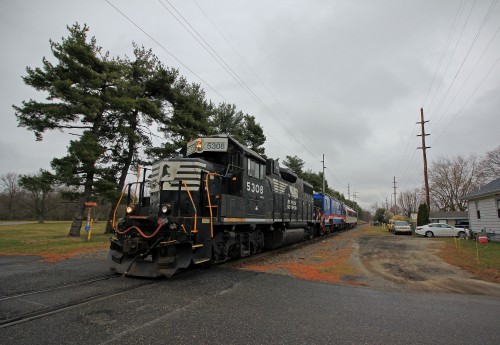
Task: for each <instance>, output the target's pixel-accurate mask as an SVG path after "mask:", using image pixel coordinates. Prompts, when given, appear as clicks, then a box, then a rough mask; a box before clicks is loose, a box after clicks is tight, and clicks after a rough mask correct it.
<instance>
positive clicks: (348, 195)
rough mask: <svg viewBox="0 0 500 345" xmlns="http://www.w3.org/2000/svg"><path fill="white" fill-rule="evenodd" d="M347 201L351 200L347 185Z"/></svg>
mask: <svg viewBox="0 0 500 345" xmlns="http://www.w3.org/2000/svg"><path fill="white" fill-rule="evenodd" d="M347 200H351V189H350V186H349V183H348V184H347Z"/></svg>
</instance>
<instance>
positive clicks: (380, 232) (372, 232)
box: [363, 225, 393, 236]
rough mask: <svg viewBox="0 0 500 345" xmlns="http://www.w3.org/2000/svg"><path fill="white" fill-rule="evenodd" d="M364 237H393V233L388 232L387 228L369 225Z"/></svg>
mask: <svg viewBox="0 0 500 345" xmlns="http://www.w3.org/2000/svg"><path fill="white" fill-rule="evenodd" d="M363 235H369V236H393V234H392V232H390V231H389V230H387V228H386V227H383V226H382V225H380V226H373V225H368V227H367V229H366V230H365V231H364V233H363Z"/></svg>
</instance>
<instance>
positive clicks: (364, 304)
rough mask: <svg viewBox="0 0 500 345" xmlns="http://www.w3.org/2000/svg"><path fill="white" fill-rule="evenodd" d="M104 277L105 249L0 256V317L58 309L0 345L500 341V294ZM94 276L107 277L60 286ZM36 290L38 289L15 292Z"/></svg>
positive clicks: (238, 278) (219, 278) (253, 276)
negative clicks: (64, 256) (61, 257)
mask: <svg viewBox="0 0 500 345" xmlns="http://www.w3.org/2000/svg"><path fill="white" fill-rule="evenodd" d="M110 277H111V274H110V272H109V271H108V268H107V265H106V263H105V261H104V256H103V255H97V256H87V257H84V258H79V259H71V260H65V261H63V262H59V263H56V264H42V263H39V262H36V260H35V259H34V258H17V257H0V319H1V320H3V321H5V320H7V319H9V318H12V317H13V316H15V315H16V313H24V312H27V311H30V310H32V309H33V310H42V311H43V310H44V309H47V308H50V307H51V306H54V305H57V303H60V304H61V305H66V308H65V309H63V310H61V311H59V310H56V311H54V312H52V313H49V314H48V315H42V316H34V317H33V318H32V319H31V320H29V321H25V322H20V323H18V324H9V325H3V326H2V325H0V339H2V341H1V342H2V344H70V343H71V344H85V345H88V344H121V345H123V344H386V345H390V344H447V345H448V344H500V328H499V327H498V322H497V321H498V316H499V315H500V299H498V298H493V297H485V296H474V295H463V294H461V295H459V294H445V293H428V292H425V293H424V292H401V291H384V290H380V289H377V290H375V289H371V288H367V287H353V286H348V285H335V284H327V283H320V282H310V281H303V280H300V279H296V278H293V277H288V276H283V275H276V274H268V273H259V272H251V271H244V270H235V269H231V268H227V267H221V266H217V267H213V268H206V269H200V270H195V271H191V272H187V273H185V274H181V275H179V276H175V277H174V278H173V279H171V280H143V279H133V278H124V277H116V278H110ZM96 278H99V279H100V278H106V280H99V281H98V282H95V283H87V284H85V285H72V286H68V287H66V288H64V284H70V283H74V284H77V282H81V281H87V280H92V279H96ZM108 278H110V279H108ZM55 287H61V290H60V292H57V291H59V290H56V291H54V290H51V289H53V288H55ZM34 290H37V291H41V292H38V293H35V294H30V295H23V293H27V292H33V291H34ZM43 290H48V291H46V292H43ZM98 293H100V295H99V296H98V297H96V298H91V296H96V295H97V294H98ZM14 295H17V296H19V297H13V296H14ZM9 296H11V297H12V298H7V297H9ZM89 296H90V297H89ZM74 301H79V303H77V304H75V305H74V306H73V305H72V304H71V303H72V302H74ZM65 303H66V304H65ZM47 310H49V309H47ZM18 315H21V314H18ZM1 320H0V321H1Z"/></svg>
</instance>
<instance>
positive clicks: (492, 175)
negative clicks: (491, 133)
mask: <svg viewBox="0 0 500 345" xmlns="http://www.w3.org/2000/svg"><path fill="white" fill-rule="evenodd" d="M480 165H481V173H482V174H483V176H484V179H485V182H489V181H493V180H495V179H497V178H500V145H499V146H498V147H497V148H496V149H494V150H492V151H488V152H486V154H485V155H484V157H483V159H482V160H481V164H480Z"/></svg>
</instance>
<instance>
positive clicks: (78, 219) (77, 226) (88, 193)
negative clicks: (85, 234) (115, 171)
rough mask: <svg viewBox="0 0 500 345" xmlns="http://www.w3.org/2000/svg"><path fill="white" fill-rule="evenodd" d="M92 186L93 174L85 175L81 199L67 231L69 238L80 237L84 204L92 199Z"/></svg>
mask: <svg viewBox="0 0 500 345" xmlns="http://www.w3.org/2000/svg"><path fill="white" fill-rule="evenodd" d="M93 184H94V174H93V173H89V174H87V178H86V181H85V189H84V193H83V198H81V199H80V200H79V201H78V203H77V205H76V210H75V215H74V217H73V222H72V223H71V228H70V229H69V234H68V236H69V237H80V230H81V229H82V222H83V219H84V218H85V202H86V201H90V200H91V197H92V186H93Z"/></svg>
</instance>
